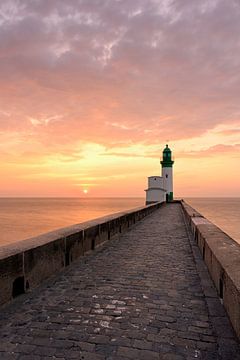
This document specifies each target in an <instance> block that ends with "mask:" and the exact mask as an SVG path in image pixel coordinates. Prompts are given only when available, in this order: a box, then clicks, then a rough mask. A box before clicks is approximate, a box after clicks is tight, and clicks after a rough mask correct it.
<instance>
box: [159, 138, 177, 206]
mask: <svg viewBox="0 0 240 360" xmlns="http://www.w3.org/2000/svg"><path fill="white" fill-rule="evenodd" d="M160 163H161V165H162V177H163V185H164V189H165V190H166V192H167V193H166V201H171V200H173V171H172V170H173V164H174V161H173V160H172V152H171V150H170V149H169V147H168V145H166V147H165V149H164V150H163V157H162V161H160Z"/></svg>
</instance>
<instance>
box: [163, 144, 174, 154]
mask: <svg viewBox="0 0 240 360" xmlns="http://www.w3.org/2000/svg"><path fill="white" fill-rule="evenodd" d="M163 152H164V153H166V152H168V153H169V152H170V153H171V152H172V151H171V150H170V149H169V147H168V144H167V145H166V147H165V149H164V150H163Z"/></svg>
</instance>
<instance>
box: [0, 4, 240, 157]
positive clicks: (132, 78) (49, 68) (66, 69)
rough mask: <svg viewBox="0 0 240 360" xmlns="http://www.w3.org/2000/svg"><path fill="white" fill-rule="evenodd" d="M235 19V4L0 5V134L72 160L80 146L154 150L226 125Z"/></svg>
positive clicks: (235, 64)
mask: <svg viewBox="0 0 240 360" xmlns="http://www.w3.org/2000/svg"><path fill="white" fill-rule="evenodd" d="M239 16H240V6H239V3H238V2H237V1H234V0H229V1H227V2H226V1H224V0H214V1H211V2H209V1H201V2H193V1H190V0H184V1H183V0H178V1H170V0H165V1H162V2H160V3H159V1H155V0H149V1H145V0H136V1H134V2H133V1H121V0H120V1H108V0H101V1H100V0H91V1H89V0H82V1H81V0H78V1H73V0H69V1H67V2H66V1H63V0H58V1H57V0H43V1H38V0H35V1H27V0H23V1H21V2H16V1H4V2H3V3H2V4H1V5H0V76H1V80H0V85H1V86H0V131H8V132H12V133H16V132H18V134H20V135H18V136H21V137H24V138H25V139H26V138H28V139H29V140H28V141H29V142H30V143H32V144H37V145H36V147H37V149H39V151H41V149H42V148H44V149H48V151H50V152H54V151H55V152H56V153H57V152H59V151H64V148H66V149H67V148H68V149H69V147H70V148H71V149H72V152H73V153H74V151H75V148H76V147H77V146H78V144H79V142H82V141H85V142H88V141H89V142H95V143H99V144H103V145H104V146H106V147H109V148H111V147H112V146H114V144H119V143H125V144H126V143H144V144H146V145H147V144H157V143H158V142H162V141H166V139H171V140H172V141H177V140H181V139H188V138H193V137H196V136H200V135H202V134H204V133H206V132H207V131H208V130H209V129H213V128H214V127H216V126H217V125H219V124H229V125H231V121H233V119H234V120H235V119H236V118H237V117H239V115H240V109H239V96H238V94H239V91H240V71H239V70H240V56H239V54H240V42H239V39H238V37H239V32H240V22H239ZM6 114H9V115H6ZM48 119H50V120H48ZM55 120H56V121H55ZM235 121H236V120H235ZM225 135H228V134H227V133H225Z"/></svg>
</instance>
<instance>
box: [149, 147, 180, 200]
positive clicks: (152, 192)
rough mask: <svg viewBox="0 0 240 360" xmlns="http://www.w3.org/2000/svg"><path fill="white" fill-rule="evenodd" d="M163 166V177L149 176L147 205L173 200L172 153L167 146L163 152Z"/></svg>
mask: <svg viewBox="0 0 240 360" xmlns="http://www.w3.org/2000/svg"><path fill="white" fill-rule="evenodd" d="M160 163H161V165H162V176H149V177H148V188H147V190H145V191H146V205H148V204H152V203H155V202H164V201H167V202H168V201H171V200H173V174H172V166H173V163H174V161H173V160H172V152H171V150H170V149H169V147H168V145H166V147H165V149H164V150H163V158H162V160H161V161H160Z"/></svg>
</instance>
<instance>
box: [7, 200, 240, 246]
mask: <svg viewBox="0 0 240 360" xmlns="http://www.w3.org/2000/svg"><path fill="white" fill-rule="evenodd" d="M184 200H185V201H186V202H187V203H189V204H190V205H191V206H192V207H194V208H195V209H196V210H198V211H199V212H200V213H201V214H202V215H204V216H205V217H207V218H208V219H209V220H210V221H212V222H213V223H215V224H216V225H217V226H218V227H220V228H221V229H222V230H223V231H224V232H226V233H227V234H229V235H230V236H231V237H232V238H233V239H234V240H235V241H237V242H238V243H239V244H240V198H184ZM144 203H145V199H144V198H0V226H1V233H0V246H1V245H7V244H9V243H14V242H17V241H20V240H23V239H26V238H30V237H33V236H36V235H39V234H42V233H46V232H49V231H52V230H55V229H59V228H62V227H65V226H70V225H73V224H78V223H81V222H83V221H87V220H91V219H95V218H98V217H101V216H105V215H108V214H112V213H116V212H121V211H124V210H128V209H133V208H136V207H139V206H143V205H144Z"/></svg>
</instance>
